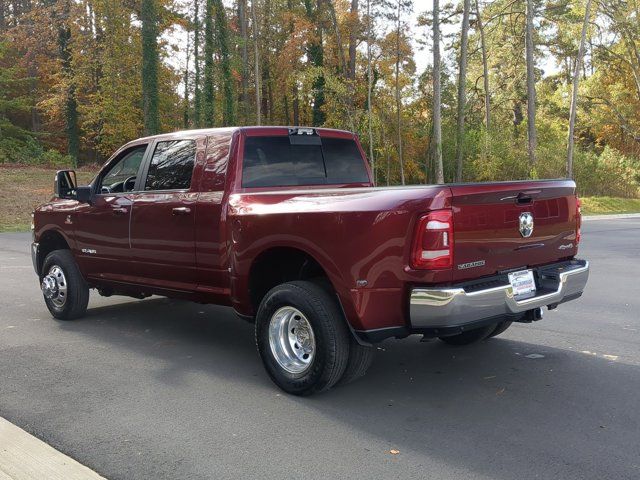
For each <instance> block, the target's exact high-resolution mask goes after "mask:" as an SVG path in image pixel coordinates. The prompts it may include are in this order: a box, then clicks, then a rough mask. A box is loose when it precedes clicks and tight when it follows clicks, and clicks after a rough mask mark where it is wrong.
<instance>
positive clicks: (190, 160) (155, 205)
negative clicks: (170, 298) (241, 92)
mask: <svg viewBox="0 0 640 480" xmlns="http://www.w3.org/2000/svg"><path fill="white" fill-rule="evenodd" d="M195 157H196V141H195V140H193V139H179V140H161V141H157V142H156V143H155V144H154V146H153V154H152V156H151V158H150V160H149V161H148V162H146V163H147V165H146V167H145V170H146V172H145V174H144V177H143V182H144V186H143V187H142V188H141V189H140V191H139V192H137V193H135V194H133V195H132V197H131V198H132V201H133V207H132V211H131V233H130V239H131V258H132V260H133V264H134V265H135V268H136V277H138V278H137V282H139V283H143V284H147V285H151V286H154V287H160V288H165V289H170V290H180V291H193V290H195V289H196V286H197V277H196V254H195V223H194V222H195V204H196V200H197V198H198V193H197V191H196V190H197V188H193V189H192V188H191V187H192V186H191V177H192V174H193V168H194V164H195ZM194 187H195V186H194Z"/></svg>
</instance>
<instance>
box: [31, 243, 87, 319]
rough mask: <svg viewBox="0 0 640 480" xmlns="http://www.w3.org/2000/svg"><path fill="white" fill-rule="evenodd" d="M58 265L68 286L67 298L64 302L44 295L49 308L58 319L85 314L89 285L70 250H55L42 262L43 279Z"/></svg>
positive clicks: (74, 317) (72, 317) (73, 317)
mask: <svg viewBox="0 0 640 480" xmlns="http://www.w3.org/2000/svg"><path fill="white" fill-rule="evenodd" d="M54 267H58V268H60V269H61V270H62V273H63V277H61V278H63V279H64V283H63V285H65V286H66V294H65V300H64V302H63V303H62V304H60V302H58V303H56V302H55V301H54V300H52V299H50V298H47V296H46V295H44V293H43V296H44V302H45V304H46V305H47V308H48V309H49V311H50V312H51V315H53V316H54V317H55V318H57V319H58V320H73V319H76V318H80V317H82V316H84V314H85V313H86V311H87V304H88V303H89V286H88V285H87V282H86V281H85V279H84V278H83V276H82V274H81V273H80V270H79V269H78V264H77V263H76V261H75V259H74V258H73V255H72V254H71V252H70V251H69V250H54V251H53V252H51V253H49V255H47V257H46V258H45V259H44V263H43V264H42V276H41V278H40V281H41V282H42V280H43V279H44V278H45V277H46V276H47V275H48V274H49V273H50V272H51V271H52V269H54Z"/></svg>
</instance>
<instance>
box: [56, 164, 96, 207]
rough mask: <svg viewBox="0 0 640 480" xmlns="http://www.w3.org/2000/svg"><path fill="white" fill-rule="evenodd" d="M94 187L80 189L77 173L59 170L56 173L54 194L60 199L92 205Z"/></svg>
mask: <svg viewBox="0 0 640 480" xmlns="http://www.w3.org/2000/svg"><path fill="white" fill-rule="evenodd" d="M92 190H93V189H92V187H91V186H90V185H89V186H85V187H78V185H77V182H76V172H75V171H73V170H59V171H57V172H56V179H55V184H54V193H55V195H56V197H58V198H69V199H72V200H78V201H79V202H82V203H91V196H92V195H93V193H92Z"/></svg>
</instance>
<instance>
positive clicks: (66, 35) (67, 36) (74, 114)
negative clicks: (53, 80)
mask: <svg viewBox="0 0 640 480" xmlns="http://www.w3.org/2000/svg"><path fill="white" fill-rule="evenodd" d="M70 10H71V5H70V0H65V2H64V4H63V8H62V18H61V19H60V25H59V26H58V51H59V54H60V60H61V61H62V73H63V75H64V82H65V90H66V92H65V93H66V99H65V105H64V117H65V124H66V133H67V152H68V154H69V156H70V157H71V158H72V159H73V166H74V167H77V166H78V159H79V153H80V132H79V129H78V103H77V100H76V88H75V80H74V78H73V67H72V63H71V52H70V51H69V43H70V42H71V28H70V27H69V24H70V21H71V20H70V18H69V15H70V13H71V12H70Z"/></svg>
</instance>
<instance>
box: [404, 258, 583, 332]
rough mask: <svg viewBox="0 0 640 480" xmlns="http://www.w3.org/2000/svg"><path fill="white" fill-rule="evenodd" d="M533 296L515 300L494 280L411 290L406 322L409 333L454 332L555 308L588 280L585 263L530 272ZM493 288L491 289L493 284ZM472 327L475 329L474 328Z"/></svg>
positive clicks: (508, 288)
mask: <svg viewBox="0 0 640 480" xmlns="http://www.w3.org/2000/svg"><path fill="white" fill-rule="evenodd" d="M534 271H535V276H536V286H537V294H536V296H534V297H531V298H527V299H523V300H516V299H515V298H514V296H513V291H512V289H511V285H510V284H509V283H508V281H506V275H505V276H503V279H502V280H501V279H499V278H496V279H494V280H493V281H492V282H491V286H490V287H489V288H478V285H477V284H476V285H473V284H467V285H461V286H454V287H447V288H422V287H416V288H413V289H412V290H411V296H410V309H409V311H410V321H411V328H412V330H421V329H428V330H434V329H435V330H436V333H437V330H438V329H445V330H449V329H452V328H453V329H456V328H459V327H464V326H465V325H468V324H478V322H481V321H482V320H487V319H491V318H500V317H507V318H509V317H510V318H518V317H522V316H523V315H524V314H525V313H526V312H528V311H531V310H535V309H538V308H540V307H545V306H547V307H549V308H555V307H556V306H557V305H558V304H560V303H563V302H567V301H569V300H573V299H575V298H578V297H579V296H580V295H581V294H582V291H583V290H584V287H585V285H586V284H587V280H588V278H589V262H587V261H585V260H571V261H570V262H562V263H558V264H553V265H547V266H545V267H539V268H536V269H534ZM495 283H497V285H495V286H494V284H495ZM474 326H475V325H474Z"/></svg>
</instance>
